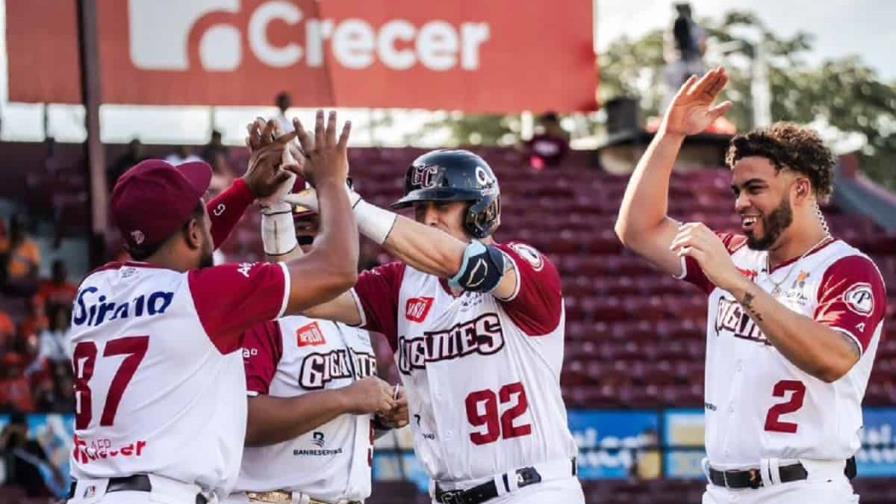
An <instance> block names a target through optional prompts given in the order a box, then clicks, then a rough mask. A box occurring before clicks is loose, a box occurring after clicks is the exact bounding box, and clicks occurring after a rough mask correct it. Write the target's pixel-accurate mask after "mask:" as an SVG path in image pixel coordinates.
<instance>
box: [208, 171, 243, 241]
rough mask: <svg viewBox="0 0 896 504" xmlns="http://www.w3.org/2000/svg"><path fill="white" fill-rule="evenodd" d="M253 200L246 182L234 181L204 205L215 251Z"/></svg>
mask: <svg viewBox="0 0 896 504" xmlns="http://www.w3.org/2000/svg"><path fill="white" fill-rule="evenodd" d="M254 200H255V195H253V194H252V191H251V190H250V189H249V186H248V185H247V184H246V182H245V181H244V180H243V179H236V180H235V181H234V182H233V184H231V186H230V187H228V188H227V189H226V190H225V191H224V192H222V193H221V194H219V195H218V196H217V197H215V198H214V199H213V200H211V201H209V202H208V203H207V204H206V205H205V208H206V210H207V211H208V218H209V220H210V221H211V233H212V241H213V242H214V247H215V248H216V249H217V248H218V247H220V246H221V244H222V243H224V241H225V240H226V239H227V237H228V236H230V232H231V231H233V228H234V227H236V224H237V223H238V222H239V221H240V217H242V216H243V213H244V212H245V211H246V208H248V207H249V205H251V204H252V202H253V201H254Z"/></svg>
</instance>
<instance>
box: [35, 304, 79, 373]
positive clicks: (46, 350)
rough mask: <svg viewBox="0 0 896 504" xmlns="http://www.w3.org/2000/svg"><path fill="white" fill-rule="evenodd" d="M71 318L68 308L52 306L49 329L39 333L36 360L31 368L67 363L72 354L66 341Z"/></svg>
mask: <svg viewBox="0 0 896 504" xmlns="http://www.w3.org/2000/svg"><path fill="white" fill-rule="evenodd" d="M71 318H72V312H71V308H70V307H69V306H64V305H54V306H53V307H52V309H51V311H50V327H48V328H47V329H46V330H44V331H42V332H41V333H40V337H39V342H40V343H39V345H40V346H39V350H38V354H37V359H35V362H34V363H32V364H31V366H32V367H33V368H34V367H36V366H41V367H42V366H44V365H46V364H47V363H56V362H69V359H70V358H71V353H72V349H71V344H70V342H69V340H68V330H69V325H70V323H71Z"/></svg>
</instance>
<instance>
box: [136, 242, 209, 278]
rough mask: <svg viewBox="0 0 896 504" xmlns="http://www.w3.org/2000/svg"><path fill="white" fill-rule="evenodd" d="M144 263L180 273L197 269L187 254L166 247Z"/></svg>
mask: <svg viewBox="0 0 896 504" xmlns="http://www.w3.org/2000/svg"><path fill="white" fill-rule="evenodd" d="M145 262H148V263H150V264H154V265H156V266H161V267H162V268H165V269H170V270H174V271H179V272H181V273H183V272H186V271H190V270H194V269H198V268H199V266H198V265H197V264H195V261H194V260H193V258H192V257H191V256H190V255H189V254H187V253H185V252H184V251H182V250H175V249H174V248H173V247H168V246H162V248H160V249H159V250H158V251H157V252H156V253H155V254H153V255H151V256H149V257H147V258H146V260H145Z"/></svg>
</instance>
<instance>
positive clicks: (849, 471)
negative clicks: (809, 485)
mask: <svg viewBox="0 0 896 504" xmlns="http://www.w3.org/2000/svg"><path fill="white" fill-rule="evenodd" d="M778 472H779V474H780V478H781V483H789V482H791V481H800V480H804V479H806V478H808V477H809V472H808V471H806V468H805V466H803V464H802V463H801V462H797V463H796V464H790V465H786V466H781V467H779V468H778ZM843 474H844V475H845V476H846V477H847V478H849V479H853V478H855V477H856V458H855V457H850V458H849V460H847V461H846V465H845V466H844V469H843ZM709 481H710V482H711V483H712V484H713V485H717V486H723V487H728V488H759V487H761V486H764V484H763V482H762V471H760V470H759V468H752V469H743V470H730V471H719V470H718V469H713V468H712V467H710V468H709Z"/></svg>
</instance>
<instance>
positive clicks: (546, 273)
mask: <svg viewBox="0 0 896 504" xmlns="http://www.w3.org/2000/svg"><path fill="white" fill-rule="evenodd" d="M496 246H497V247H498V248H499V249H501V251H502V252H504V254H505V255H506V256H507V257H508V258H510V260H511V261H513V264H514V267H515V268H516V274H517V281H516V292H515V293H514V294H513V295H512V296H511V297H510V298H509V299H504V300H501V299H499V300H498V301H499V302H500V303H501V304H502V305H503V306H504V311H506V312H507V315H509V316H510V318H511V319H512V320H513V322H514V323H516V325H517V326H519V327H520V329H522V330H523V331H524V332H525V333H526V334H528V335H529V336H543V335H545V334H548V333H550V332H551V331H553V330H554V329H556V328H557V324H559V323H560V314H561V313H562V311H563V292H562V290H561V288H560V274H559V273H557V268H556V267H555V266H554V263H552V262H551V261H550V259H548V258H547V257H545V256H544V255H543V254H542V253H541V252H539V251H538V250H536V249H535V247H532V246H531V245H527V244H525V243H521V242H508V243H501V244H497V245H496Z"/></svg>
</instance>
